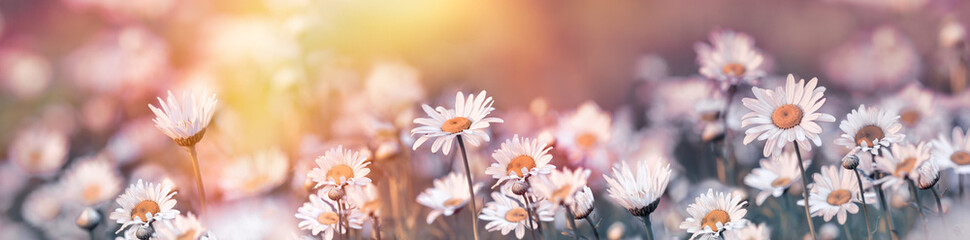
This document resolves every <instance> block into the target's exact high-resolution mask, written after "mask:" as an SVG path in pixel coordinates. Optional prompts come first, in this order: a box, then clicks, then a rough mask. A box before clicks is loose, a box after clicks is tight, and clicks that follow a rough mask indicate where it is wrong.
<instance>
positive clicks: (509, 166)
mask: <svg viewBox="0 0 970 240" xmlns="http://www.w3.org/2000/svg"><path fill="white" fill-rule="evenodd" d="M549 150H552V148H551V147H547V146H546V144H545V143H540V142H539V141H537V140H536V139H534V138H520V137H519V135H515V136H513V137H512V139H509V140H505V142H504V143H502V147H501V148H499V149H498V150H495V152H494V153H492V158H494V159H495V161H496V162H497V163H492V165H491V166H489V167H488V168H487V169H485V174H488V175H492V177H494V178H496V179H498V182H496V183H495V185H494V186H492V188H495V187H496V186H498V185H501V184H503V183H505V182H507V181H521V180H524V179H527V178H528V177H530V176H533V175H540V174H541V175H545V174H549V173H550V172H552V170H554V169H556V166H553V165H552V164H549V162H550V161H552V155H550V154H549Z"/></svg>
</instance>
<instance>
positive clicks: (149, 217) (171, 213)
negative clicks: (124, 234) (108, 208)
mask: <svg viewBox="0 0 970 240" xmlns="http://www.w3.org/2000/svg"><path fill="white" fill-rule="evenodd" d="M174 196H175V192H174V191H172V190H171V188H169V187H166V186H162V185H161V184H154V183H148V184H145V183H144V182H142V180H141V179H139V180H138V182H137V183H135V184H132V185H131V186H129V187H128V189H126V190H125V193H124V194H121V196H118V199H117V200H115V201H117V202H118V205H120V207H119V208H116V209H115V211H114V212H111V215H110V216H109V218H110V219H112V220H115V222H117V223H119V224H121V228H119V229H118V231H116V232H115V233H119V232H121V231H122V230H125V228H128V227H129V226H142V225H148V224H151V223H153V222H155V221H167V220H172V219H175V216H177V215H178V214H179V210H176V209H175V203H176V201H175V199H174V198H173V197H174Z"/></svg>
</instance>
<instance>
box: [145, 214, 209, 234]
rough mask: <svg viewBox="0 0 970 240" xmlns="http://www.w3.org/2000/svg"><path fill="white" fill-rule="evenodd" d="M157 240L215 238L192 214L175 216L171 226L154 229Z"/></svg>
mask: <svg viewBox="0 0 970 240" xmlns="http://www.w3.org/2000/svg"><path fill="white" fill-rule="evenodd" d="M155 230H156V232H157V236H158V239H162V240H182V239H199V240H204V239H215V236H214V235H213V234H212V233H211V232H208V231H206V229H205V228H204V227H202V223H201V222H199V219H198V218H196V217H195V215H193V214H192V213H188V214H187V215H185V216H183V215H178V216H175V220H173V221H172V224H169V225H167V226H165V227H159V228H155Z"/></svg>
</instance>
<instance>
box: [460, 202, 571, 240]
mask: <svg viewBox="0 0 970 240" xmlns="http://www.w3.org/2000/svg"><path fill="white" fill-rule="evenodd" d="M492 199H493V200H494V201H492V202H488V203H485V208H484V209H482V214H481V215H478V218H479V219H482V220H485V221H488V224H486V225H485V229H486V230H488V231H489V232H492V231H500V232H502V235H508V234H509V232H512V230H515V237H516V238H518V239H522V237H523V236H525V230H526V228H527V227H529V224H528V222H527V221H528V218H529V212H528V210H526V209H525V208H524V206H525V201H523V200H522V199H521V196H512V195H508V194H503V193H501V192H492ZM540 206H543V205H540ZM551 207H553V206H546V207H537V209H536V212H538V213H539V214H538V215H539V216H537V218H539V219H545V220H543V221H552V211H550V210H549V208H551ZM532 224H533V225H532V227H533V228H538V227H539V225H538V224H539V223H538V222H533V223H532Z"/></svg>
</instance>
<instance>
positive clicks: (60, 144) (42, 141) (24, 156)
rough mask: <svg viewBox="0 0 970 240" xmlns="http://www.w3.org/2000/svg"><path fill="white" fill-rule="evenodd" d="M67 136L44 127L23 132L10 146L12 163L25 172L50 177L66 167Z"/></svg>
mask: <svg viewBox="0 0 970 240" xmlns="http://www.w3.org/2000/svg"><path fill="white" fill-rule="evenodd" d="M67 140H68V139H67V136H65V135H64V134H63V133H61V132H57V131H53V130H50V129H46V128H44V127H39V126H38V127H30V128H28V129H25V130H22V131H20V132H19V133H18V134H17V137H16V138H14V141H13V143H11V144H10V149H9V150H8V152H7V154H8V157H9V158H10V161H12V162H13V163H14V165H16V166H17V167H19V168H20V169H21V170H23V171H24V172H27V173H29V174H32V175H41V176H49V175H51V174H53V173H54V172H55V171H57V170H58V169H60V168H61V166H62V165H64V161H65V160H66V157H67V152H68V148H69V145H68V141H67Z"/></svg>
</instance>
